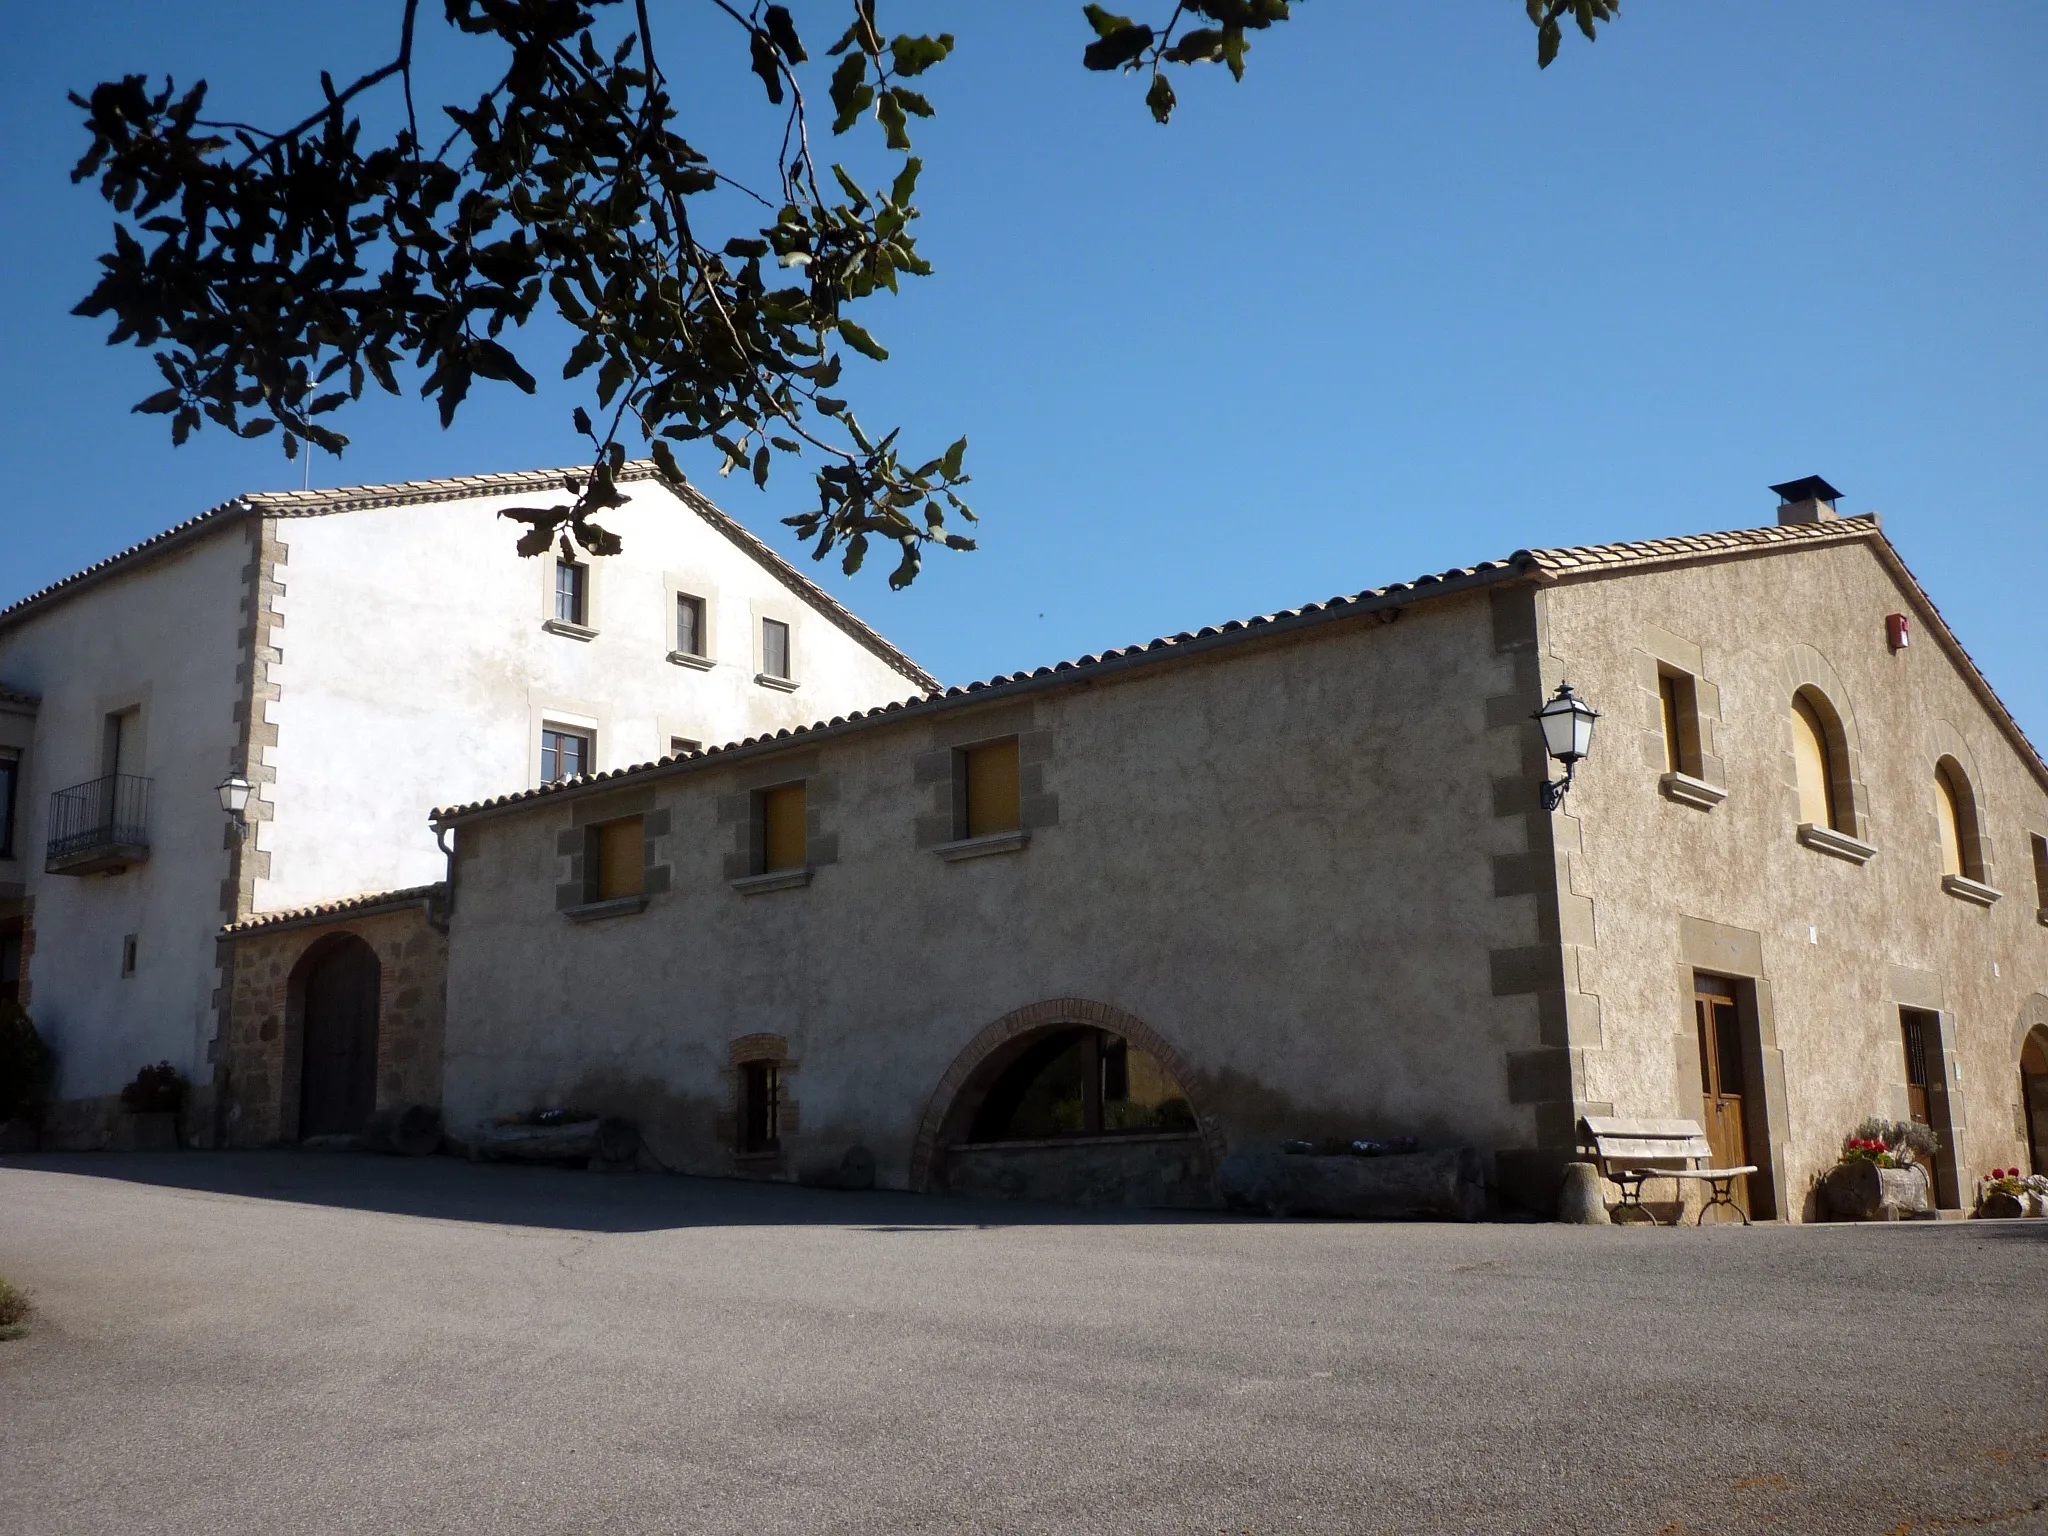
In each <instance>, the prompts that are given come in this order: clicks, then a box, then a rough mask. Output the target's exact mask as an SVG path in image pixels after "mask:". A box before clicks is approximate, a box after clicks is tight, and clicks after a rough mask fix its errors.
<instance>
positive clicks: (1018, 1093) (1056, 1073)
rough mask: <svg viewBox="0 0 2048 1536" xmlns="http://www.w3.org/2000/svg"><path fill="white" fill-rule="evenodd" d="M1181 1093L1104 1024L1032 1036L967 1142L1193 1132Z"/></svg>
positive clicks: (1146, 1057) (999, 1081)
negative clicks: (1097, 1026)
mask: <svg viewBox="0 0 2048 1536" xmlns="http://www.w3.org/2000/svg"><path fill="white" fill-rule="evenodd" d="M1194 1129H1195V1115H1194V1111H1193V1109H1191V1108H1190V1107H1189V1105H1188V1099H1187V1094H1186V1092H1185V1090H1183V1089H1182V1088H1181V1086H1180V1084H1179V1083H1177V1082H1175V1081H1174V1080H1173V1076H1172V1074H1171V1073H1169V1072H1168V1071H1167V1070H1166V1068H1165V1067H1164V1066H1163V1065H1161V1063H1160V1062H1159V1061H1157V1060H1156V1059H1155V1058H1154V1057H1152V1056H1151V1055H1149V1054H1148V1053H1146V1052H1145V1051H1142V1050H1140V1049H1139V1048H1138V1047H1136V1046H1134V1045H1132V1044H1131V1043H1130V1042H1129V1041H1127V1040H1125V1039H1124V1038H1123V1037H1122V1036H1121V1035H1115V1034H1111V1033H1110V1032H1109V1031H1108V1030H1104V1029H1087V1028H1081V1029H1062V1030H1055V1031H1053V1032H1052V1033H1050V1034H1048V1035H1045V1036H1044V1037H1042V1038H1040V1039H1038V1040H1035V1041H1033V1042H1032V1043H1031V1044H1030V1045H1029V1046H1028V1047H1027V1048H1026V1049H1025V1050H1024V1051H1023V1052H1021V1053H1020V1054H1019V1055H1018V1056H1017V1057H1016V1058H1015V1059H1014V1060H1013V1061H1012V1062H1011V1064H1010V1065H1009V1067H1008V1068H1007V1069H1006V1070H1005V1071H1004V1072H1003V1074H1002V1076H1000V1077H999V1078H997V1079H996V1081H995V1082H994V1083H993V1084H992V1085H991V1086H990V1088H989V1090H988V1096H987V1097H986V1098H985V1099H983V1100H982V1103H981V1107H980V1109H979V1110H978V1111H977V1112H976V1114H975V1116H974V1121H973V1125H972V1127H971V1129H970V1130H969V1131H968V1136H967V1139H968V1140H969V1141H970V1142H995V1141H1033V1140H1043V1139H1050V1138H1054V1137H1060V1136H1103V1135H1116V1134H1118V1133H1127V1132H1153V1133H1157V1132H1160V1131H1192V1130H1194Z"/></svg>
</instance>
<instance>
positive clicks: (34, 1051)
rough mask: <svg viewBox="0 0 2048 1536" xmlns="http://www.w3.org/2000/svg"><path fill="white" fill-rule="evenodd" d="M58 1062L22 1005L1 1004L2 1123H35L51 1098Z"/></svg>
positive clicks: (0, 1097)
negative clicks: (15, 1121) (10, 1121)
mask: <svg viewBox="0 0 2048 1536" xmlns="http://www.w3.org/2000/svg"><path fill="white" fill-rule="evenodd" d="M56 1069H57V1058H56V1056H55V1054H54V1053H52V1051H51V1050H50V1047H49V1045H48V1044H47V1043H46V1042H45V1041H44V1039H43V1037H42V1036H41V1035H39V1034H37V1033H36V1027H35V1025H34V1024H33V1023H31V1022H30V1020H29V1016H28V1012H27V1010H26V1009H24V1008H23V1007H22V1006H21V1005H20V1004H19V1003H6V1004H0V1120H14V1119H17V1118H18V1119H23V1120H32V1119H34V1118H35V1117H36V1116H37V1115H38V1114H39V1113H40V1112H41V1110H42V1107H43V1103H44V1101H45V1100H46V1099H47V1098H48V1097H49V1092H50V1084H51V1083H52V1082H53V1081H54V1080H55V1078H56Z"/></svg>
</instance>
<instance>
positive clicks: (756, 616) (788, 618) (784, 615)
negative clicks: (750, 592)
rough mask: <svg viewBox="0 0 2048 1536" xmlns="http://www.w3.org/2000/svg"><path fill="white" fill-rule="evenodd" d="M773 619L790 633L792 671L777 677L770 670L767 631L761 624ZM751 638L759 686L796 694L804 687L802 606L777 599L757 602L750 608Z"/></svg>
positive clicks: (749, 643)
mask: <svg viewBox="0 0 2048 1536" xmlns="http://www.w3.org/2000/svg"><path fill="white" fill-rule="evenodd" d="M766 619H773V620H774V621H775V622H776V623H778V624H781V625H783V626H785V627H786V628H787V629H788V631H789V670H788V672H787V674H786V675H784V676H781V677H777V676H775V675H774V674H773V673H771V672H769V670H768V655H767V628H766V626H765V625H764V623H763V622H762V621H763V620H766ZM747 622H748V629H749V634H748V637H747V644H748V647H749V661H750V663H751V664H752V666H753V669H754V682H755V684H756V686H758V687H762V688H770V689H773V690H774V691H775V692H777V693H795V692H796V691H797V690H798V689H799V688H801V687H803V676H804V661H805V656H804V627H803V622H802V617H801V605H799V604H798V603H795V602H792V601H784V600H781V599H778V598H772V597H771V598H758V597H757V598H755V599H754V600H753V601H752V602H750V603H748V604H747Z"/></svg>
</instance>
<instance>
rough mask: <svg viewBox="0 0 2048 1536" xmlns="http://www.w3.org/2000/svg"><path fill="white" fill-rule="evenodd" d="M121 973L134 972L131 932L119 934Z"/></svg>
mask: <svg viewBox="0 0 2048 1536" xmlns="http://www.w3.org/2000/svg"><path fill="white" fill-rule="evenodd" d="M121 974H122V975H123V976H133V975H134V974H135V935H134V934H132V933H128V934H123V935H122V936H121Z"/></svg>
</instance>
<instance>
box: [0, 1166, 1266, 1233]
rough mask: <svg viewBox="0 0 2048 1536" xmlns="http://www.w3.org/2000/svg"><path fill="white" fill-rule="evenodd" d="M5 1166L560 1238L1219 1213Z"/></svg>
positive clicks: (466, 1173) (615, 1185) (323, 1171)
mask: <svg viewBox="0 0 2048 1536" xmlns="http://www.w3.org/2000/svg"><path fill="white" fill-rule="evenodd" d="M0 1168H15V1169H22V1170H25V1171H33V1172H41V1173H60V1174H67V1175H70V1176H72V1177H74V1178H88V1179H107V1180H112V1181H115V1182H119V1183H124V1184H144V1185H152V1186H155V1187H157V1188H161V1189H182V1190H189V1191H192V1192H194V1193H198V1194H210V1195H224V1196H229V1197H233V1198H239V1199H246V1200H277V1201H282V1202H286V1203H289V1204H295V1205H315V1206H330V1207H334V1208H337V1209H342V1210H356V1211H377V1212H381V1213H383V1214H385V1215H391V1216H419V1217H428V1218H431V1219H433V1220H436V1221H471V1222H482V1223H487V1224H489V1225H493V1226H518V1227H536V1228H546V1229H552V1230H559V1231H566V1232H617V1233H624V1232H659V1231H668V1230H673V1229H679V1228H687V1227H789V1226H822V1227H845V1228H854V1229H858V1230H861V1231H866V1232H882V1233H903V1234H914V1233H921V1232H934V1231H946V1230H965V1229H977V1228H994V1227H1030V1226H1060V1227H1074V1226H1134V1225H1150V1226H1159V1225H1173V1224H1185V1223H1188V1222H1201V1223H1205V1224H1206V1223H1215V1222H1231V1221H1240V1220H1244V1219H1246V1218H1244V1217H1240V1216H1234V1215H1231V1214H1229V1213H1225V1212H1221V1211H1169V1210H1131V1209H1124V1208H1121V1207H1093V1208H1079V1207H1069V1206H1058V1205H1041V1204H1032V1203H1029V1202H1025V1201H985V1200H963V1199H956V1198H953V1197H950V1196H944V1195H915V1194H909V1193H905V1192H901V1191H895V1190H863V1191H858V1192H855V1191H845V1190H830V1189H811V1188H806V1187H803V1186H799V1185H794V1184H770V1183H761V1182H756V1181H753V1180H747V1179H713V1178H694V1177H691V1176H689V1175H685V1174H667V1173H591V1172H584V1171H581V1170H578V1169H570V1168H547V1167H529V1166H521V1165H515V1164H509V1163H471V1162H466V1161H463V1160H461V1159H458V1158H453V1157H427V1158H402V1157H381V1156H377V1155H374V1154H370V1153H360V1152H328V1153H320V1152H300V1151H292V1150H277V1151H260V1152H242V1151H237V1152H160V1153H124V1152H45V1153H31V1154H21V1155H15V1156H8V1157H0Z"/></svg>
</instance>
